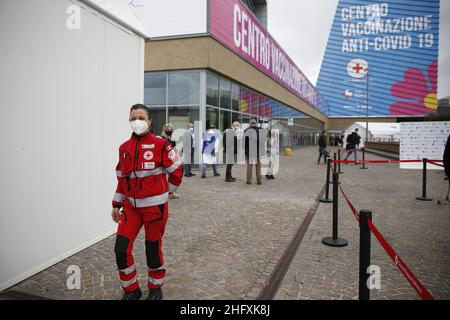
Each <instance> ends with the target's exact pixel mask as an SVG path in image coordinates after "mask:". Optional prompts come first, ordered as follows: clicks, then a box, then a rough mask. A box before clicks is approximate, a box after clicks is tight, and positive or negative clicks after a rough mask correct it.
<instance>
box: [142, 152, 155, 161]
mask: <svg viewBox="0 0 450 320" xmlns="http://www.w3.org/2000/svg"><path fill="white" fill-rule="evenodd" d="M144 159H145V160H147V161H149V160H152V159H153V152H151V151H146V152H145V153H144Z"/></svg>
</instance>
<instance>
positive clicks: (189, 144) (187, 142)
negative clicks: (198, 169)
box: [183, 122, 195, 178]
mask: <svg viewBox="0 0 450 320" xmlns="http://www.w3.org/2000/svg"><path fill="white" fill-rule="evenodd" d="M194 152H195V136H194V124H193V123H192V122H189V124H188V127H187V130H186V132H185V133H184V134H183V156H184V158H183V159H184V160H183V162H184V176H185V177H188V178H190V177H194V176H195V174H194V173H192V164H193V163H194Z"/></svg>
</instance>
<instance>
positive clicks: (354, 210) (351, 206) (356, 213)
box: [339, 185, 359, 221]
mask: <svg viewBox="0 0 450 320" xmlns="http://www.w3.org/2000/svg"><path fill="white" fill-rule="evenodd" d="M339 189H341V192H342V195H343V196H344V198H345V200H346V201H347V204H348V206H349V207H350V210H352V212H353V214H354V215H355V218H356V220H358V221H359V213H358V211H356V209H355V207H354V206H353V204H352V203H351V202H350V199H349V198H348V197H347V195H346V194H345V192H344V190H342V187H341V186H340V185H339Z"/></svg>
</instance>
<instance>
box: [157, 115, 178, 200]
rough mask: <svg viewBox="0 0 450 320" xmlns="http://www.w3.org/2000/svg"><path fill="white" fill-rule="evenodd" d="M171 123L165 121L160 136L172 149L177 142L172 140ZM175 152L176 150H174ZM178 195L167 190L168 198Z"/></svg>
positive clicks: (176, 197)
mask: <svg viewBox="0 0 450 320" xmlns="http://www.w3.org/2000/svg"><path fill="white" fill-rule="evenodd" d="M172 134H173V125H172V124H171V123H166V124H165V125H164V126H163V128H162V130H161V137H162V138H164V139H166V140H167V142H169V143H170V144H171V145H172V149H174V150H175V147H176V145H177V143H176V142H175V141H174V140H172ZM175 152H176V150H175ZM178 198H179V196H178V195H177V194H176V193H175V192H172V191H171V192H169V199H178Z"/></svg>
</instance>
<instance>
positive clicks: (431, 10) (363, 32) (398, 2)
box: [316, 0, 439, 117]
mask: <svg viewBox="0 0 450 320" xmlns="http://www.w3.org/2000/svg"><path fill="white" fill-rule="evenodd" d="M438 47H439V0H388V1H363V0H359V1H358V0H340V1H339V4H338V8H337V11H336V15H335V18H334V21H333V26H332V30H331V33H330V36H329V39H328V44H327V48H326V51H325V56H324V59H323V62H322V66H321V70H320V74H319V78H318V81H317V86H316V87H317V89H318V90H319V92H320V94H321V95H322V96H323V97H325V99H326V100H327V102H328V112H327V114H328V116H341V117H345V116H366V113H368V115H369V116H402V115H403V116H409V115H424V114H427V113H430V112H435V111H436V110H437V80H438V75H437V71H438Z"/></svg>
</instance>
